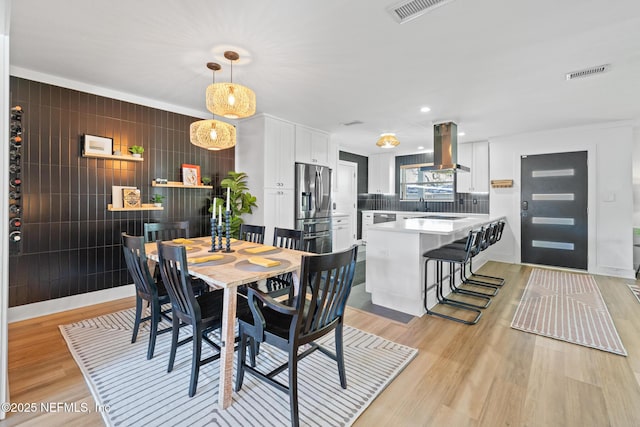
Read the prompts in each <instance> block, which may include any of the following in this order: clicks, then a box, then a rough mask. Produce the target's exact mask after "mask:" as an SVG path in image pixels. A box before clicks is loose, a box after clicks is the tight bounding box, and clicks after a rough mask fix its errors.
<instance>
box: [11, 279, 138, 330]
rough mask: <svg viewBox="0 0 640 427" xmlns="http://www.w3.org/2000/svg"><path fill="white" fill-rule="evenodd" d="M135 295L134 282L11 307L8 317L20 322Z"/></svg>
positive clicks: (12, 320)
mask: <svg viewBox="0 0 640 427" xmlns="http://www.w3.org/2000/svg"><path fill="white" fill-rule="evenodd" d="M134 295H135V286H134V285H133V284H131V285H126V286H118V287H117V288H112V289H105V290H102V291H94V292H88V293H86V294H80V295H72V296H70V297H64V298H56V299H52V300H48V301H41V302H36V303H33V304H25V305H19V306H17V307H10V308H9V311H8V313H7V318H8V320H9V323H12V322H18V321H20V320H27V319H31V318H34V317H40V316H45V315H47V314H53V313H59V312H61V311H66V310H72V309H74V308H80V307H85V306H88V305H94V304H100V303H103V302H109V301H113V300H117V299H121V298H127V297H132V296H134Z"/></svg>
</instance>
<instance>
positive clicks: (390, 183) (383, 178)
mask: <svg viewBox="0 0 640 427" xmlns="http://www.w3.org/2000/svg"><path fill="white" fill-rule="evenodd" d="M368 163H369V164H368V168H369V191H368V192H369V193H382V194H394V193H395V181H396V158H395V156H394V155H393V154H392V153H384V154H372V155H371V156H369V162H368Z"/></svg>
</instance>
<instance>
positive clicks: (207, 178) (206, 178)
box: [202, 176, 211, 185]
mask: <svg viewBox="0 0 640 427" xmlns="http://www.w3.org/2000/svg"><path fill="white" fill-rule="evenodd" d="M202 184H203V185H211V177H210V176H203V177H202Z"/></svg>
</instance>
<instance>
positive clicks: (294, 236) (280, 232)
mask: <svg viewBox="0 0 640 427" xmlns="http://www.w3.org/2000/svg"><path fill="white" fill-rule="evenodd" d="M302 236H303V233H302V230H291V229H289V228H279V227H275V228H274V229H273V246H277V247H279V248H287V249H295V250H300V249H301V248H302V242H303V240H302Z"/></svg>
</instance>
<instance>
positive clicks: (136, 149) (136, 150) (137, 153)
mask: <svg viewBox="0 0 640 427" xmlns="http://www.w3.org/2000/svg"><path fill="white" fill-rule="evenodd" d="M129 152H130V153H131V155H132V156H133V157H142V153H144V148H143V147H141V146H139V145H132V146H131V147H129Z"/></svg>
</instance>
